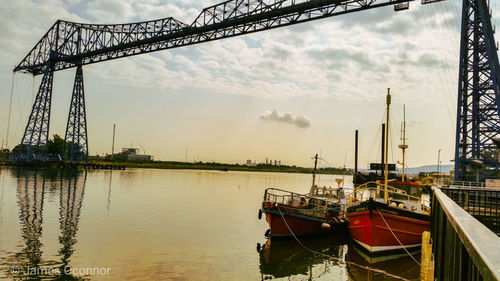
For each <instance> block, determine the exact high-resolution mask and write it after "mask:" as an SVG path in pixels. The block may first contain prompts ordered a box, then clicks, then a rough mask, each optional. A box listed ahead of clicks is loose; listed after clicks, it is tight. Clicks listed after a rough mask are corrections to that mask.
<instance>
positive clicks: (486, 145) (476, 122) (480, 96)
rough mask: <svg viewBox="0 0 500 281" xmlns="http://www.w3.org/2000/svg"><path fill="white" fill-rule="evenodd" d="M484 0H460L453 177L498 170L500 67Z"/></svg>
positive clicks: (482, 175)
mask: <svg viewBox="0 0 500 281" xmlns="http://www.w3.org/2000/svg"><path fill="white" fill-rule="evenodd" d="M493 33H494V30H493V28H492V24H491V14H490V12H489V7H488V5H487V2H486V0H463V8H462V32H461V39H460V68H459V84H458V102H457V127H456V129H457V131H456V144H455V181H475V180H476V179H477V178H486V177H495V176H498V172H499V166H500V165H499V161H498V147H497V146H496V145H495V141H496V140H497V138H498V137H500V96H499V83H500V67H499V61H498V54H497V46H496V43H495V40H494V36H493Z"/></svg>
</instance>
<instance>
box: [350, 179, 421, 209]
mask: <svg viewBox="0 0 500 281" xmlns="http://www.w3.org/2000/svg"><path fill="white" fill-rule="evenodd" d="M384 189H385V185H384V184H383V183H378V182H367V183H364V184H362V185H360V186H357V187H356V188H354V190H353V192H352V193H351V194H350V195H349V196H348V203H349V204H352V203H355V202H359V201H366V200H368V199H369V198H370V197H371V198H375V199H376V198H384ZM387 192H388V195H389V198H390V199H392V200H406V201H408V202H414V203H417V204H422V205H425V206H429V204H430V202H429V201H428V200H425V199H423V198H420V197H417V196H413V195H410V194H408V193H407V192H406V191H404V190H401V189H397V188H395V187H392V186H389V185H388V186H387Z"/></svg>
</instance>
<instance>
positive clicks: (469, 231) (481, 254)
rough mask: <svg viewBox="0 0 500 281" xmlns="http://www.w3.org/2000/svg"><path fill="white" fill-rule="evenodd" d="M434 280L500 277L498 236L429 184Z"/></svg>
mask: <svg viewBox="0 0 500 281" xmlns="http://www.w3.org/2000/svg"><path fill="white" fill-rule="evenodd" d="M432 191H433V192H432V200H431V201H432V208H431V235H432V252H433V255H434V265H435V266H434V277H435V280H438V281H440V280H500V238H499V237H498V236H496V235H495V233H493V232H492V231H491V230H489V229H488V228H487V227H486V226H484V225H483V224H482V223H481V222H479V221H478V220H476V219H474V217H472V216H471V215H470V214H469V213H467V212H466V211H465V210H464V209H463V208H462V207H461V206H459V205H457V204H456V203H455V202H454V201H453V200H452V199H451V198H450V197H448V196H447V195H446V194H445V193H444V192H443V191H441V190H440V189H439V188H437V187H432Z"/></svg>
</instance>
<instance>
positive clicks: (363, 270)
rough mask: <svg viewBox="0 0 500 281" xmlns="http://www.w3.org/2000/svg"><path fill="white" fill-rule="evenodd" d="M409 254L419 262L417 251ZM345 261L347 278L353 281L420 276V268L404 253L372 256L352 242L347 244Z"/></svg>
mask: <svg viewBox="0 0 500 281" xmlns="http://www.w3.org/2000/svg"><path fill="white" fill-rule="evenodd" d="M410 254H412V255H413V257H414V258H415V259H416V260H417V261H418V260H420V252H419V251H418V250H417V251H413V252H410ZM345 261H346V267H347V276H348V278H349V280H353V281H361V280H363V281H364V280H369V281H376V280H404V279H407V280H412V279H419V276H420V266H419V265H418V264H417V263H416V262H415V261H414V260H413V259H412V258H411V257H410V256H409V255H408V254H407V253H406V252H399V253H394V254H385V255H381V256H373V255H370V254H368V253H367V252H366V251H365V250H364V249H362V248H360V246H358V245H357V244H356V243H354V242H353V241H350V242H349V250H348V251H347V255H346V256H345ZM371 269H373V270H371ZM391 275H392V277H391ZM396 277H399V278H396Z"/></svg>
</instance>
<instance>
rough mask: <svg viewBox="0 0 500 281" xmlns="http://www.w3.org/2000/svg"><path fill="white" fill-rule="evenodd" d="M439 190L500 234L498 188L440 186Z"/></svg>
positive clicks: (499, 193)
mask: <svg viewBox="0 0 500 281" xmlns="http://www.w3.org/2000/svg"><path fill="white" fill-rule="evenodd" d="M441 191H442V192H443V193H444V194H446V195H447V196H448V197H450V198H451V200H453V201H455V203H457V204H458V205H459V206H460V207H462V208H463V209H464V210H465V211H466V212H467V213H469V214H471V215H472V216H473V217H474V218H476V219H477V220H478V221H480V222H481V223H482V224H484V225H485V226H486V227H488V228H489V229H490V230H491V231H493V232H494V233H495V234H496V235H500V190H488V189H484V188H468V189H464V188H441Z"/></svg>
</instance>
